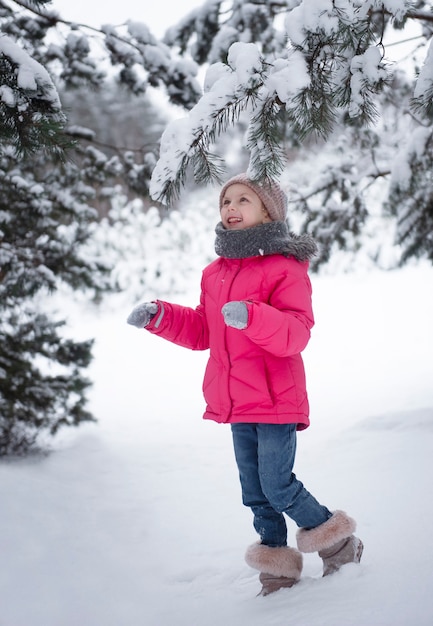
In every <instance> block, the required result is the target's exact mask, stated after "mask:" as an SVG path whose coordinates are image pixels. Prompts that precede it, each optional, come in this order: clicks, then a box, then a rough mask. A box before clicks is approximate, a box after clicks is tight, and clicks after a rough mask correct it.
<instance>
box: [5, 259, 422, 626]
mask: <svg viewBox="0 0 433 626" xmlns="http://www.w3.org/2000/svg"><path fill="white" fill-rule="evenodd" d="M312 280H313V287H314V303H315V313H316V327H315V329H314V331H313V338H312V341H311V342H310V345H309V347H308V348H307V350H306V352H305V362H306V366H307V376H308V381H309V391H310V401H311V412H312V414H311V418H312V426H311V427H310V428H309V429H308V430H307V431H305V432H302V433H300V435H299V438H298V442H299V448H298V459H297V466H296V471H297V474H298V476H299V477H300V478H301V479H302V480H303V481H304V482H305V484H306V486H307V488H309V489H310V490H311V491H312V492H313V493H314V494H315V495H316V497H317V498H318V499H320V500H321V501H322V502H323V503H324V504H326V505H327V506H328V507H330V508H342V509H345V510H346V511H347V512H348V513H349V514H350V515H352V516H354V517H355V518H356V519H357V521H358V535H359V536H360V537H362V539H363V541H364V543H365V552H364V557H363V561H362V563H361V565H359V566H356V565H350V566H346V568H344V569H343V570H342V571H340V572H339V573H337V574H336V575H334V576H331V577H328V578H326V579H322V578H321V576H320V574H321V562H320V560H319V558H318V556H317V555H315V554H313V555H307V556H306V557H305V559H304V574H303V578H302V581H301V582H300V583H299V584H298V585H297V586H295V587H293V588H292V589H289V590H283V591H280V592H278V593H276V594H274V595H271V596H269V597H267V598H262V597H259V598H257V597H256V594H257V592H258V591H259V584H258V575H257V573H256V572H255V571H253V570H251V569H250V568H249V567H248V566H247V565H246V564H245V563H244V560H243V556H244V551H245V548H246V547H247V546H248V545H249V544H250V543H252V542H253V541H255V540H256V536H255V533H254V531H253V529H252V524H251V522H252V519H251V514H250V512H249V511H248V510H247V509H246V508H244V507H243V506H242V504H241V498H240V487H239V484H238V478H237V471H236V466H235V463H234V459H233V454H232V448H231V440H230V429H229V428H228V427H226V426H221V425H216V424H213V423H208V422H204V421H202V419H201V414H202V411H203V400H202V396H201V377H202V372H203V367H204V363H205V359H206V354H202V353H192V352H188V351H186V350H183V349H181V348H178V347H176V346H172V345H170V344H168V343H166V342H164V341H163V340H161V339H159V338H157V337H154V336H151V335H150V334H148V333H146V332H145V331H139V330H137V329H135V328H132V327H129V326H127V325H126V323H125V318H126V316H127V314H128V313H129V309H130V308H132V306H133V305H134V304H135V302H131V303H130V306H129V304H128V305H125V304H124V303H122V306H120V307H119V306H115V305H111V306H109V305H108V304H107V306H106V307H103V308H102V309H101V311H99V312H98V313H95V312H93V313H92V312H90V311H87V312H83V311H79V312H78V313H77V315H75V316H73V320H75V321H73V324H74V328H75V332H76V334H77V336H80V337H88V336H95V337H96V339H97V343H96V349H95V361H94V363H93V365H92V368H91V370H90V375H91V377H92V378H93V380H94V381H95V385H94V388H93V391H92V394H91V405H92V409H93V410H94V412H95V414H96V416H97V417H98V420H99V423H98V424H97V425H86V426H83V427H81V428H79V429H78V430H76V431H71V432H64V433H63V434H61V435H60V436H59V438H58V439H57V440H56V441H55V442H54V444H53V446H52V451H51V452H50V453H49V454H48V455H45V456H34V457H32V458H27V459H21V460H9V461H4V460H3V461H2V462H1V463H0V501H1V515H0V555H1V565H0V626H78V625H79V626H193V625H196V624H200V625H203V626H221V625H222V624H224V625H225V626H245V625H248V626H255V625H257V626H259V625H260V626H263V625H264V624H266V626H292V625H293V626H366V625H367V624H368V626H408V625H409V624H410V625H412V624H414V625H416V626H430V625H431V624H432V623H433V594H432V581H433V533H432V531H431V525H432V519H433V499H432V497H431V477H432V475H433V474H432V472H433V365H432V358H433V357H432V348H433V323H432V320H433V268H431V267H428V266H424V265H422V266H420V267H418V268H413V267H411V268H406V269H403V270H398V271H394V272H379V271H369V272H365V273H363V272H361V273H358V274H343V275H340V276H333V277H332V276H323V277H317V276H313V277H312ZM196 296H197V293H196V292H194V293H191V294H190V295H189V296H183V297H182V298H181V299H180V298H177V301H182V302H185V303H190V304H192V305H194V304H195V303H196ZM289 528H290V536H291V540H292V542H293V541H294V534H295V530H296V528H295V527H294V524H293V523H292V522H290V521H289Z"/></svg>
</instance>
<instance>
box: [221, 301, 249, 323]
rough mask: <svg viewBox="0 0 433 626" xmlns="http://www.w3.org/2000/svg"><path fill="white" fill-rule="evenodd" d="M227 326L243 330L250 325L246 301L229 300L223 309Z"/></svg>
mask: <svg viewBox="0 0 433 626" xmlns="http://www.w3.org/2000/svg"><path fill="white" fill-rule="evenodd" d="M221 313H222V314H223V315H224V321H225V323H226V324H227V326H232V327H233V328H238V329H239V330H242V329H244V328H246V327H247V326H248V308H247V305H246V304H245V302H236V301H234V302H227V304H225V305H224V306H223V308H222V309H221Z"/></svg>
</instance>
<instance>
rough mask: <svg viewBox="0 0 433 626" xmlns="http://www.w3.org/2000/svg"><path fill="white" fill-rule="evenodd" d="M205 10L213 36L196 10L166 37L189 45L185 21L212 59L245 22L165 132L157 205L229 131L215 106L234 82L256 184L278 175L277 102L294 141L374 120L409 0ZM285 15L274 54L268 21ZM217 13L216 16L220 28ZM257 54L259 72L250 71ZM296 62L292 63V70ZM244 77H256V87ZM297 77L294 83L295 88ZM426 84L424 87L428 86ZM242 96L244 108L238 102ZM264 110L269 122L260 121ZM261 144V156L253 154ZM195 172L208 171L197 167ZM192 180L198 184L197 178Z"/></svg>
mask: <svg viewBox="0 0 433 626" xmlns="http://www.w3.org/2000/svg"><path fill="white" fill-rule="evenodd" d="M271 4H272V6H273V8H272V10H271V9H270V5H271ZM206 6H212V9H213V12H212V24H213V25H214V27H213V32H212V34H211V35H209V33H208V34H207V35H206V34H205V33H204V31H203V30H202V29H201V21H200V20H201V17H200V16H201V12H200V11H199V10H197V11H196V12H193V13H191V14H190V15H189V16H187V18H186V19H185V20H184V21H183V22H182V23H181V24H180V25H179V26H178V27H177V28H173V29H171V30H170V31H169V32H168V34H167V36H166V41H167V42H169V43H170V44H171V45H174V44H175V43H177V44H178V45H181V46H182V49H186V47H187V41H188V37H189V35H190V33H191V32H192V24H195V26H196V27H197V28H198V29H199V30H198V31H197V33H196V35H197V42H195V43H194V44H193V45H191V48H190V52H191V54H197V55H198V56H199V57H200V58H202V57H201V56H200V54H201V53H200V54H199V53H198V52H197V47H198V46H199V47H200V50H201V51H202V50H203V42H204V41H205V40H206V41H207V44H208V49H209V53H208V57H207V58H208V60H215V59H216V57H217V55H216V54H215V49H216V48H215V46H217V48H218V50H219V53H221V55H224V53H223V46H221V45H220V43H221V41H225V42H226V43H227V42H230V41H231V40H230V37H233V36H234V32H233V24H234V23H237V24H238V25H240V24H241V22H242V20H240V21H239V19H240V18H239V16H240V15H241V14H242V15H243V18H244V22H242V24H243V26H242V28H241V29H240V30H238V33H237V41H236V43H232V45H231V47H230V48H229V52H228V56H227V60H226V62H224V61H223V60H221V61H216V62H215V63H214V64H213V65H211V68H210V71H214V72H215V71H216V70H215V68H217V70H218V72H219V77H218V80H217V81H215V82H214V83H213V85H212V86H211V88H210V90H205V93H204V95H203V96H202V98H201V100H200V101H199V103H198V104H197V105H196V106H195V107H194V108H193V109H192V111H191V112H190V114H189V116H188V118H186V119H184V120H182V121H180V122H179V121H176V123H175V124H173V126H172V127H171V128H169V129H167V133H166V134H165V137H164V139H163V142H162V146H161V156H160V161H159V163H158V165H157V167H156V170H155V173H154V177H153V180H152V185H151V190H152V196H153V197H154V198H157V199H159V200H161V201H164V202H170V200H171V199H172V198H173V197H174V196H175V195H176V193H177V192H178V191H179V189H180V187H181V186H182V184H183V182H184V181H185V176H186V171H187V169H188V165H190V164H192V163H193V162H194V164H195V166H194V169H195V170H197V162H201V161H202V160H203V159H206V158H207V157H208V151H207V150H203V145H205V146H206V147H207V146H208V145H209V143H210V142H211V141H212V140H213V139H214V138H216V137H218V135H220V134H222V133H224V132H226V131H227V130H228V125H227V124H222V125H218V123H215V122H216V121H217V120H220V119H222V118H223V115H222V108H221V107H222V106H225V107H226V108H227V110H230V106H231V105H232V102H233V100H232V98H231V96H233V92H234V89H233V84H232V82H233V79H234V77H236V81H237V82H236V91H235V93H236V104H237V105H241V108H242V109H243V110H245V109H246V110H248V114H249V116H250V120H251V127H250V130H249V133H248V134H247V137H248V138H247V144H246V146H247V148H248V149H249V150H250V151H251V160H250V166H249V172H250V174H251V175H252V176H253V177H254V178H258V179H266V178H267V177H269V176H270V172H272V175H273V176H274V175H278V173H280V172H281V169H282V167H283V163H282V162H281V160H280V159H281V150H280V149H279V146H278V143H277V137H276V135H275V134H274V129H275V122H274V120H273V119H272V118H273V116H277V115H278V113H279V109H278V106H276V105H279V106H281V107H283V108H284V110H285V112H286V114H287V120H288V123H289V124H290V125H291V126H292V127H293V128H294V132H295V133H296V135H297V136H298V138H299V139H303V138H305V137H306V136H308V135H310V134H311V133H316V134H318V135H321V136H323V137H325V138H326V137H327V136H329V134H330V132H331V131H332V130H333V128H334V126H335V122H336V120H344V119H346V120H347V122H348V123H353V122H355V123H356V124H358V125H363V124H364V125H365V124H367V125H368V124H371V123H372V122H374V121H375V120H376V118H377V115H378V110H377V105H376V96H377V94H378V93H379V92H380V91H381V90H383V88H384V86H385V85H386V84H387V82H388V81H389V80H390V72H389V68H388V64H387V62H386V60H385V49H384V46H383V36H384V31H385V28H386V27H387V26H388V25H389V24H390V23H391V22H392V21H395V22H396V23H397V22H398V23H401V22H402V21H403V20H404V19H405V17H406V15H407V12H408V10H409V8H410V6H411V3H410V2H407V1H406V0H386V1H384V2H381V1H379V0H369V1H366V2H359V1H358V0H340V1H339V2H338V3H336V2H333V1H332V0H302V1H300V2H288V3H287V5H285V7H282V6H281V5H279V6H278V10H277V9H276V7H275V3H270V2H269V3H268V2H265V1H264V2H258V3H257V4H254V5H248V11H247V13H246V12H245V11H246V9H245V11H244V12H243V13H242V7H241V5H240V3H239V2H237V1H236V0H234V1H233V2H232V3H231V9H230V11H231V12H229V13H230V15H229V17H228V18H227V19H226V20H225V21H223V20H222V15H221V12H222V7H221V3H220V2H210V4H209V3H207V4H206ZM244 8H245V7H244ZM283 9H285V29H286V37H287V38H288V46H286V47H282V46H280V45H279V43H280V42H281V39H278V38H277V39H276V42H275V46H274V47H273V48H272V50H271V48H270V47H269V45H268V43H269V42H268V39H267V35H268V34H269V32H270V31H269V28H270V27H271V26H270V24H269V22H272V20H273V19H274V18H275V17H276V15H277V14H278V13H280V12H281V11H282V10H283ZM217 10H218V11H220V14H219V24H218V29H216V24H217V21H218V20H217V16H216V11H217ZM266 10H267V11H268V13H266V15H267V17H268V23H267V24H268V28H267V29H264V30H266V33H267V34H266V35H265V34H263V32H261V31H260V28H259V24H261V23H263V16H264V14H265V12H266ZM236 20H238V21H236ZM246 24H248V27H247V26H246ZM199 27H200V28H199ZM216 31H217V32H216ZM273 32H274V33H275V29H274V30H273ZM210 38H211V39H210ZM253 41H257V46H254V47H253V44H252V42H253ZM211 44H212V45H211ZM242 46H243V48H240V47H242ZM235 49H236V50H239V49H242V63H241V64H239V66H238V65H237V59H236V57H237V56H238V55H237V53H236V54H234V52H233V51H234V50H235ZM295 55H297V57H295ZM258 57H260V66H261V69H260V71H257V59H258ZM294 58H296V67H295V65H293V63H294ZM301 59H302V60H301ZM285 64H286V67H285ZM290 64H292V66H290ZM281 68H282V69H281ZM426 73H427V70H425V74H426ZM272 75H274V77H273V78H272ZM251 76H257V80H256V81H255V83H254V84H253V85H252V84H251ZM294 80H295V82H296V81H297V82H298V84H297V85H295V87H294V86H293V82H294ZM427 82H428V81H424V83H425V84H426V83H427ZM229 94H230V95H229ZM215 97H219V98H220V101H219V105H220V107H219V108H218V106H217V105H215V106H209V104H210V102H211V101H212V99H213V98H215ZM247 98H248V106H245V102H246V99H247ZM265 113H266V116H268V117H269V116H270V118H271V119H268V120H266V121H264V120H263V119H261V118H263V116H264V114H265ZM224 119H227V118H224ZM235 121H236V117H233V123H234V122H235ZM203 142H204V144H203ZM264 147H266V150H265V153H266V154H267V155H268V157H269V158H268V159H265V158H260V157H261V155H260V151H261V149H262V148H264ZM269 159H270V160H271V161H273V163H272V164H270V163H269ZM198 169H199V170H202V171H207V170H206V167H205V166H204V165H203V167H201V168H198ZM196 180H197V181H198V182H201V181H202V179H200V178H199V177H196ZM175 192H176V193H175Z"/></svg>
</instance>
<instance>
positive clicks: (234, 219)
mask: <svg viewBox="0 0 433 626" xmlns="http://www.w3.org/2000/svg"><path fill="white" fill-rule="evenodd" d="M238 222H242V218H241V217H229V218H228V220H227V223H228V224H237V223H238Z"/></svg>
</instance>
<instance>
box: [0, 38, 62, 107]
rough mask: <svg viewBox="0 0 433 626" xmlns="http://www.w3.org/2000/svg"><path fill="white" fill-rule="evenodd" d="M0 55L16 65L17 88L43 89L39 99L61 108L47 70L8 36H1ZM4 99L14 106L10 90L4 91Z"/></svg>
mask: <svg viewBox="0 0 433 626" xmlns="http://www.w3.org/2000/svg"><path fill="white" fill-rule="evenodd" d="M0 54H3V55H4V56H5V57H7V58H9V59H11V61H12V62H13V63H15V64H16V66H17V69H16V76H17V86H18V87H19V88H20V89H24V90H30V91H38V90H39V89H41V90H42V91H41V93H39V98H41V99H44V100H47V101H48V102H49V104H50V105H51V106H52V107H53V108H54V109H60V108H61V105H60V100H59V96H58V93H57V91H56V88H55V87H54V84H53V81H52V80H51V77H50V75H49V74H48V72H47V70H46V69H45V68H44V67H43V66H42V65H41V64H40V63H38V62H37V61H35V60H34V59H32V57H31V56H30V55H29V54H27V52H26V51H25V50H23V49H22V48H20V46H18V44H16V43H15V42H14V41H12V39H11V38H10V37H7V36H6V35H0ZM2 87H3V86H2ZM2 99H3V100H4V101H5V102H6V104H7V105H8V106H12V105H13V102H12V92H11V91H10V90H9V92H8V93H6V92H5V90H4V89H3V91H2Z"/></svg>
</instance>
